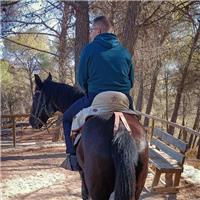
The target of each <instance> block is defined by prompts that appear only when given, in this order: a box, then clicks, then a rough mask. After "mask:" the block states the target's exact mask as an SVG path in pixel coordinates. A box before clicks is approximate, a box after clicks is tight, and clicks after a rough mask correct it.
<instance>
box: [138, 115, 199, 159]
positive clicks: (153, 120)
mask: <svg viewBox="0 0 200 200" xmlns="http://www.w3.org/2000/svg"><path fill="white" fill-rule="evenodd" d="M137 113H138V114H140V115H141V122H144V120H145V118H148V119H149V124H150V125H149V126H148V127H145V129H146V130H147V131H148V133H149V135H150V139H151V138H152V135H153V130H154V128H155V127H156V126H157V127H160V126H161V125H160V124H162V125H163V124H164V126H163V127H162V128H163V129H165V130H166V131H167V130H168V127H169V126H173V127H174V128H177V129H178V130H179V131H178V134H177V133H176V135H177V137H178V138H181V139H182V140H183V141H185V142H186V143H188V148H189V149H193V148H197V155H196V157H197V158H198V159H200V132H198V131H195V130H193V129H191V128H188V127H185V126H182V125H179V124H176V123H173V122H169V121H167V120H164V119H161V118H159V117H155V116H152V115H147V114H144V113H142V112H139V111H137ZM158 123H159V125H158Z"/></svg>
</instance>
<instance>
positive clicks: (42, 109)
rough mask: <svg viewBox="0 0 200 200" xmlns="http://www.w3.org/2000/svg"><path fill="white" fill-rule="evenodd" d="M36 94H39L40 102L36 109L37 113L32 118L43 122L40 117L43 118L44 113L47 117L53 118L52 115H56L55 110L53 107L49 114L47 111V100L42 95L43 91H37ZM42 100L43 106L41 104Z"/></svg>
mask: <svg viewBox="0 0 200 200" xmlns="http://www.w3.org/2000/svg"><path fill="white" fill-rule="evenodd" d="M35 94H39V97H38V102H37V105H36V109H35V112H34V113H32V116H33V117H34V118H36V119H37V120H39V121H41V120H40V117H41V114H42V112H45V114H46V115H47V117H48V118H49V117H51V115H52V114H53V113H54V110H53V108H52V106H51V108H52V109H51V111H50V112H49V111H48V109H47V105H46V98H45V97H43V98H42V96H43V94H42V91H41V90H36V91H35ZM41 100H42V104H41V103H40V102H41Z"/></svg>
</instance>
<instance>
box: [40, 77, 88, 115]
mask: <svg viewBox="0 0 200 200" xmlns="http://www.w3.org/2000/svg"><path fill="white" fill-rule="evenodd" d="M43 91H44V92H45V95H46V96H47V98H48V99H49V100H53V101H54V102H55V103H56V104H57V105H58V107H59V108H60V111H61V112H63V111H65V110H66V108H67V107H69V106H70V105H71V104H72V103H74V102H75V101H76V100H77V99H79V98H81V97H82V96H84V93H83V91H81V90H80V89H79V88H78V87H77V86H74V87H73V86H71V85H68V84H64V83H58V82H54V81H51V80H45V81H44V82H43Z"/></svg>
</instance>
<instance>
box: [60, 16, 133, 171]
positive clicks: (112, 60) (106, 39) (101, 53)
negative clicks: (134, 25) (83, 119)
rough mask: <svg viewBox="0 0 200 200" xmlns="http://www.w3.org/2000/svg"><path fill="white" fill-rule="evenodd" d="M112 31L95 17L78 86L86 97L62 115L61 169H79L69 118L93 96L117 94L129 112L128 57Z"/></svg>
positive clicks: (130, 72)
mask: <svg viewBox="0 0 200 200" xmlns="http://www.w3.org/2000/svg"><path fill="white" fill-rule="evenodd" d="M112 32H113V27H112V25H111V22H110V21H109V20H108V19H107V18H106V17H105V16H100V17H97V18H95V19H94V21H93V24H92V27H91V29H90V40H91V42H90V43H89V44H88V45H86V47H85V48H84V49H83V50H82V53H81V57H80V64H79V68H78V83H79V85H80V86H81V88H82V89H83V90H84V91H85V93H86V95H85V96H83V97H82V98H80V99H78V100H77V101H76V102H74V103H73V104H72V105H71V106H70V107H69V108H68V109H67V110H66V111H65V113H64V116H63V127H64V135H65V142H66V146H67V150H66V153H67V157H66V160H65V161H64V162H63V163H62V165H61V166H62V167H63V168H65V169H69V170H73V171H77V170H79V169H80V168H79V164H78V162H77V159H76V150H75V147H74V145H73V142H72V140H71V138H70V133H71V124H72V120H73V117H74V116H75V115H76V114H77V113H78V112H79V111H80V110H82V109H83V108H86V107H89V106H90V105H91V104H92V101H93V99H94V97H95V96H96V95H97V94H99V93H101V92H104V91H117V92H121V93H123V94H125V95H126V96H127V97H128V100H129V108H130V109H133V101H132V97H131V96H130V94H129V92H130V89H131V88H132V86H133V79H134V69H133V65H132V56H131V55H130V53H129V52H128V50H127V49H126V48H124V47H123V46H122V45H121V43H120V42H119V40H118V38H117V36H116V35H114V34H113V33H112Z"/></svg>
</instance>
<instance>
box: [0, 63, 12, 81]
mask: <svg viewBox="0 0 200 200" xmlns="http://www.w3.org/2000/svg"><path fill="white" fill-rule="evenodd" d="M0 69H1V73H0V83H2V82H9V81H11V80H12V78H13V75H12V74H11V73H10V72H9V70H10V64H9V61H8V60H5V59H2V60H0Z"/></svg>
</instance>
